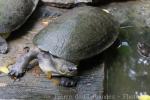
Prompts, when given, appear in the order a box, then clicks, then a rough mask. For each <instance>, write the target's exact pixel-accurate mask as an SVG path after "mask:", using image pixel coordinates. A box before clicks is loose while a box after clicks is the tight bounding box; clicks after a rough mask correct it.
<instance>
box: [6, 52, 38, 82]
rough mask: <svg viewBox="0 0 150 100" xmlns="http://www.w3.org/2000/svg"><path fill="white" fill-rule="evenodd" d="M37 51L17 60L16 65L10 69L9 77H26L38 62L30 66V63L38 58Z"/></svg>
mask: <svg viewBox="0 0 150 100" xmlns="http://www.w3.org/2000/svg"><path fill="white" fill-rule="evenodd" d="M37 54H38V52H37V51H29V52H27V53H25V54H24V55H22V56H21V57H20V58H19V59H17V61H16V63H15V64H14V65H12V66H11V67H10V71H9V74H8V75H9V76H10V77H11V78H13V79H17V78H21V77H23V76H24V74H25V72H26V71H27V70H28V69H32V68H33V67H34V65H36V64H37V63H38V62H37V60H35V61H34V62H33V63H31V64H29V63H30V61H33V59H35V58H36V56H37Z"/></svg>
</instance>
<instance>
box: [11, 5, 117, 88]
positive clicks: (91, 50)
mask: <svg viewBox="0 0 150 100" xmlns="http://www.w3.org/2000/svg"><path fill="white" fill-rule="evenodd" d="M118 34H119V23H118V22H117V21H116V20H115V19H114V18H113V16H112V15H111V14H109V13H107V12H105V11H104V10H102V9H101V8H98V7H92V6H82V7H77V8H73V9H72V10H70V11H68V12H67V13H65V14H63V15H62V16H60V17H58V18H57V19H56V20H55V21H54V22H52V23H50V24H49V25H48V26H47V27H46V28H44V29H42V30H41V31H40V32H39V33H38V34H37V35H35V37H34V38H33V43H34V45H35V48H33V49H32V50H30V51H29V52H28V53H26V54H25V55H23V56H21V57H20V58H19V59H17V60H16V63H15V64H14V65H12V67H11V68H10V72H9V75H10V77H16V78H20V77H22V76H23V75H24V73H25V70H26V68H27V66H28V65H29V62H30V61H31V60H33V59H37V60H38V63H39V66H40V68H41V69H42V70H43V72H45V74H48V73H51V74H52V76H62V77H63V78H66V81H64V80H62V81H63V82H60V83H61V85H63V86H74V84H75V83H76V81H72V79H71V78H70V77H73V76H76V75H77V72H78V71H77V70H78V64H79V62H80V61H82V60H84V59H87V58H90V57H93V56H95V55H98V54H99V53H101V52H102V51H104V50H106V49H107V48H108V47H110V46H111V45H112V44H113V43H114V41H115V40H116V39H117V37H118ZM80 67H81V66H80ZM68 78H70V79H68Z"/></svg>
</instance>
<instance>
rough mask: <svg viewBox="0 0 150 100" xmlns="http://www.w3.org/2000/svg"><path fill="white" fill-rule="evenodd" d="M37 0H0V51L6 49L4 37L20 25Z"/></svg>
mask: <svg viewBox="0 0 150 100" xmlns="http://www.w3.org/2000/svg"><path fill="white" fill-rule="evenodd" d="M38 2H39V0H0V53H1V54H4V53H6V52H7V51H8V45H7V42H6V40H5V39H6V38H8V36H9V35H10V33H11V32H13V31H15V30H16V29H18V28H19V27H21V26H22V25H23V24H24V23H25V21H26V20H27V19H28V18H29V16H30V15H31V14H32V12H33V11H34V10H35V8H36V6H37V4H38Z"/></svg>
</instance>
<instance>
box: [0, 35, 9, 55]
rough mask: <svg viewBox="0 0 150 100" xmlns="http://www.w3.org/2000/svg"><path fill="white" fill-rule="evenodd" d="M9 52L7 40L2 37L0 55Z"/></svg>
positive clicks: (0, 39)
mask: <svg viewBox="0 0 150 100" xmlns="http://www.w3.org/2000/svg"><path fill="white" fill-rule="evenodd" d="M7 52H8V44H7V42H6V40H5V39H3V38H2V37H0V54H5V53H7Z"/></svg>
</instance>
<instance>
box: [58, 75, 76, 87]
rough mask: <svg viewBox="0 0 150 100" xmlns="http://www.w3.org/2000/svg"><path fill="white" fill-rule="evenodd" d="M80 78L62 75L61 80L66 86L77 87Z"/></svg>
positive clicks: (61, 83) (62, 84)
mask: <svg viewBox="0 0 150 100" xmlns="http://www.w3.org/2000/svg"><path fill="white" fill-rule="evenodd" d="M77 82H78V79H76V78H66V77H62V78H61V80H60V85H61V86H64V87H75V86H76V85H77Z"/></svg>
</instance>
